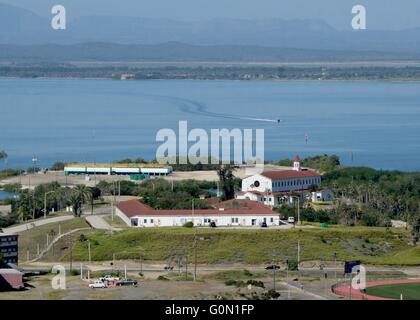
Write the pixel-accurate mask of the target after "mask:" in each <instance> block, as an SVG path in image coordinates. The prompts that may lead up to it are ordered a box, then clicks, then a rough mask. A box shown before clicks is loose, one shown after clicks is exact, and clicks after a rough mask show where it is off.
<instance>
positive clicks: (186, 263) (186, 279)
mask: <svg viewBox="0 0 420 320" xmlns="http://www.w3.org/2000/svg"><path fill="white" fill-rule="evenodd" d="M185 281H188V253H187V252H185Z"/></svg>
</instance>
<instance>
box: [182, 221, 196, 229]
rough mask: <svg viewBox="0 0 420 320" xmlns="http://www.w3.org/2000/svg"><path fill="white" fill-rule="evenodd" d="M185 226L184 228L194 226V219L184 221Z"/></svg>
mask: <svg viewBox="0 0 420 320" xmlns="http://www.w3.org/2000/svg"><path fill="white" fill-rule="evenodd" d="M183 227H184V228H192V227H194V223H193V222H192V221H188V222H186V223H184V225H183Z"/></svg>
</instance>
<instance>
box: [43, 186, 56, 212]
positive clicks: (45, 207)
mask: <svg viewBox="0 0 420 320" xmlns="http://www.w3.org/2000/svg"><path fill="white" fill-rule="evenodd" d="M54 192H55V191H48V192H45V193H44V219H47V195H48V194H51V193H54Z"/></svg>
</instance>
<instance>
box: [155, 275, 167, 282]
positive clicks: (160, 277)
mask: <svg viewBox="0 0 420 320" xmlns="http://www.w3.org/2000/svg"><path fill="white" fill-rule="evenodd" d="M157 279H158V280H159V281H169V279H168V278H166V277H164V276H159V277H157Z"/></svg>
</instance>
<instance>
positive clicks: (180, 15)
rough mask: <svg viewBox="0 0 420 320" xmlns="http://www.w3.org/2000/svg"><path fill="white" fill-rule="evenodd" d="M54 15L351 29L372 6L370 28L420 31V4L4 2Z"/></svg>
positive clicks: (363, 0) (384, 0) (354, 0)
mask: <svg viewBox="0 0 420 320" xmlns="http://www.w3.org/2000/svg"><path fill="white" fill-rule="evenodd" d="M0 2H3V3H9V4H13V5H16V6H20V7H23V8H26V9H30V10H32V11H35V12H36V13H38V14H39V15H42V16H49V13H50V10H51V7H52V6H53V5H54V4H62V5H64V6H65V7H66V9H67V17H68V19H70V20H71V18H72V17H76V16H80V15H96V14H113V15H130V16H141V17H150V18H172V19H176V20H209V19H213V18H245V19H255V18H257V19H261V18H284V19H295V18H303V19H306V18H317V19H323V20H325V21H326V22H328V23H329V24H331V25H332V26H334V27H336V28H339V29H348V28H350V23H351V18H352V15H351V8H352V7H353V5H356V4H362V5H365V6H366V8H367V13H368V16H367V18H368V20H367V22H368V28H372V29H388V30H389V29H403V28H411V27H420V0H0Z"/></svg>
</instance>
